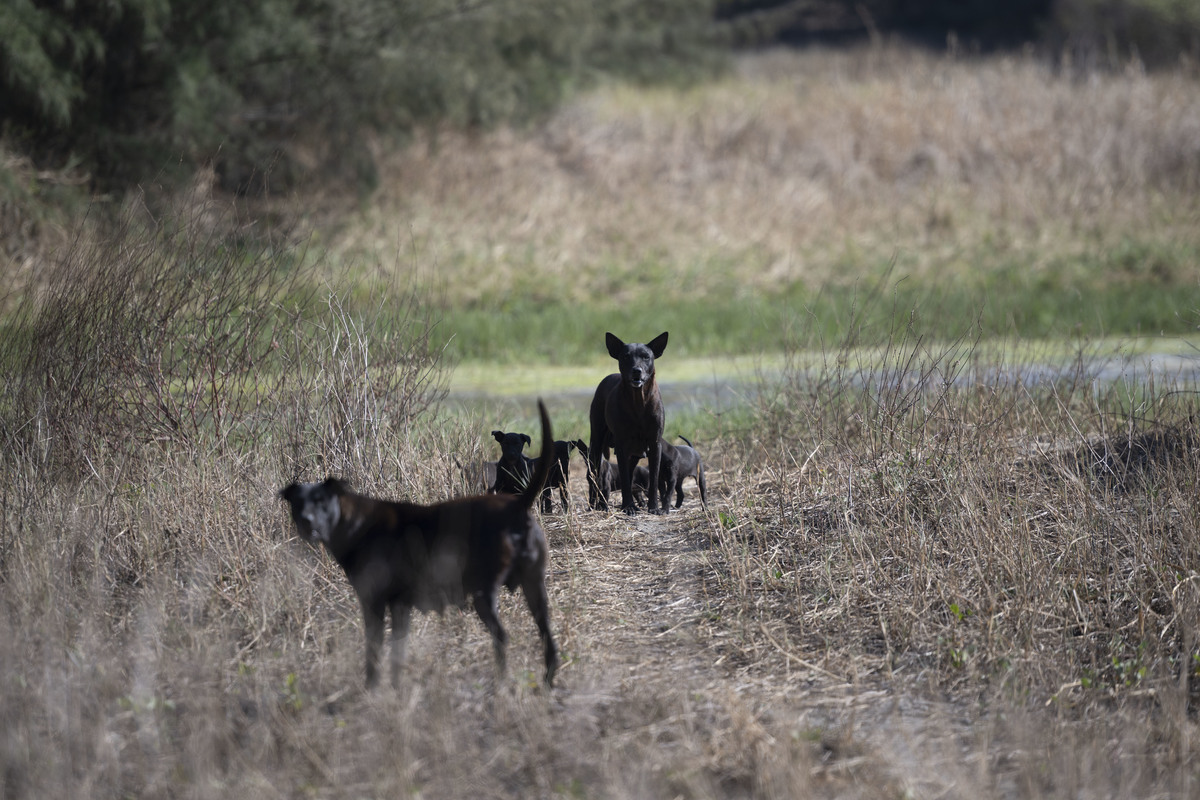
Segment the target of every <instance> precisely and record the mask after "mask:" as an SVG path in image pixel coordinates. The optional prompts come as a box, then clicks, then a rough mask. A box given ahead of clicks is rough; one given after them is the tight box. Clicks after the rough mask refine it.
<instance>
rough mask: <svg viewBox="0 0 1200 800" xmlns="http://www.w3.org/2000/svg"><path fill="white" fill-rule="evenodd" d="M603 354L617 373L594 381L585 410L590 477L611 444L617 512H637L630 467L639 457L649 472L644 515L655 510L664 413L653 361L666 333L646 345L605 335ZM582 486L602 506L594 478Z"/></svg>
mask: <svg viewBox="0 0 1200 800" xmlns="http://www.w3.org/2000/svg"><path fill="white" fill-rule="evenodd" d="M604 336H605V343H606V344H607V345H608V353H609V355H611V356H612V357H613V358H615V359H616V360H617V364H618V367H619V369H620V372H614V373H613V374H612V375H609V376H607V377H605V378H604V380H602V381H600V385H599V386H597V387H596V394H595V395H593V396H592V407H591V412H590V419H591V427H592V438H591V441H590V442H589V443H588V451H589V456H588V457H589V463H590V465H591V470H590V472H589V474H590V475H592V476H598V475H599V474H600V459H601V458H602V457H603V454H604V453H605V452H606V451H607V449H608V446H609V445H610V444H611V445H612V449H613V450H614V451H616V454H617V477H618V480H620V483H621V510H622V511H624V512H625V513H626V514H633V513H636V512H637V506H635V505H634V502H633V468H634V467H636V466H637V462H638V459H640V458H643V457H644V458H645V459H646V466H647V467H648V468H649V470H650V488H649V491H648V493H647V494H648V496H649V500H648V503H647V505H648V507H649V510H650V513H652V514H661V513H662V512H663V509H661V508H659V507H658V468H659V458H660V456H661V442H662V435H663V426H664V422H665V415H664V413H663V404H662V397H661V396H660V395H659V393H658V382H657V381H656V380H655V376H654V360H655V359H656V358H661V357H662V354H663V351H664V350H666V348H667V334H666V333H665V332H664V333H661V334H659V335H658V336H657V337H655V338H654V339H653V340H652V341H650V343H649V344H625V343H624V342H622V341H621V340H620V339H618V338H617V337H616V336H613V335H612V334H611V333H606V334H605V335H604ZM591 484H592V485H590V486H589V487H588V499H589V500H590V501H591V504H592V508H596V509H606V508H608V495H607V493H605V492H603V491H601V487H599V486H598V485H596V482H595V481H592V482H591Z"/></svg>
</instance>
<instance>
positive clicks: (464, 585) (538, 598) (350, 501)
mask: <svg viewBox="0 0 1200 800" xmlns="http://www.w3.org/2000/svg"><path fill="white" fill-rule="evenodd" d="M538 411H539V413H540V414H541V419H542V460H541V463H540V465H539V466H538V469H537V471H536V472H535V473H534V474H533V477H532V478H531V479H530V481H529V483H528V485H527V486H526V487H525V489H524V491H523V492H521V494H519V495H515V496H514V495H507V494H492V495H481V496H477V497H466V498H460V499H456V500H447V501H445V502H443V503H436V504H434V505H417V504H415V503H399V502H392V501H388V500H377V499H375V498H372V497H367V496H365V495H361V494H355V493H354V492H352V491H350V489H349V488H348V487H347V486H346V484H345V483H343V482H342V481H340V480H337V479H336V478H328V479H327V480H325V481H323V482H321V483H291V484H289V485H288V486H286V487H285V488H284V489H282V490H281V491H280V492H279V496H280V497H281V498H283V499H284V500H286V501H287V503H288V505H289V506H290V508H291V514H292V522H294V523H295V525H296V530H297V531H298V532H299V534H300V536H301V537H302V538H304V539H306V540H308V541H310V542H320V543H321V544H323V545H324V546H325V548H326V549H327V550H328V551H329V553H330V555H332V556H333V558H334V560H336V561H337V562H338V564H339V565H341V567H342V569H343V570H344V571H345V573H346V577H347V579H349V581H350V585H351V586H352V587H353V588H354V592H355V594H357V595H358V599H359V602H360V603H361V604H362V612H363V626H364V629H365V631H366V680H367V686H374V685H375V684H376V683H377V682H378V679H379V666H378V664H379V654H380V650H381V649H382V645H383V624H384V614H385V613H387V612H390V613H391V615H392V654H391V666H392V670H391V672H392V683H393V684H396V683H397V682H398V680H399V673H400V666H401V664H402V663H403V661H404V646H405V641H406V639H407V636H408V629H409V622H410V619H411V616H412V610H413V609H414V608H416V609H418V610H420V611H439V612H440V611H442V610H443V609H444V608H445V607H446V606H448V605H458V606H463V605H465V604H466V602H467V601H468V600H470V601H471V602H472V603H473V605H474V607H475V612H476V613H477V614H478V615H479V618H480V619H481V620H482V621H483V624H484V625H485V626H486V627H487V629H488V632H489V633H491V636H492V648H493V650H494V652H495V657H496V666H497V669H498V670H499V672H500V673H501V674H503V672H504V669H505V649H506V645H507V643H508V635H507V634H506V633H505V631H504V627H503V626H502V625H501V624H500V617H499V615H498V613H497V595H498V594H499V591H500V587H501V586H504V587H506V588H508V589H509V590H513V589H516V588H517V587H520V588H521V592H522V593H523V594H524V595H525V602H526V604H527V605H528V606H529V611H530V613H531V614H532V615H533V619H534V622H535V623H536V624H537V629H538V633H539V634H540V636H541V639H542V646H543V649H544V658H545V666H546V672H545V680H546V685H547V686H549V685H552V684H553V681H554V674H555V672H556V671H557V669H558V646H557V645H556V644H555V642H554V636H553V635H552V633H551V631H550V603H549V599H548V597H547V594H546V560H547V557H548V556H547V547H546V535H545V533H544V532H543V531H542V528H541V526H540V525H538V523H537V520H536V519H535V518H534V515H533V514H532V513H530V512H531V509H532V507H533V504H534V502H535V501H536V500H537V497H538V495H539V494H540V493H541V491H542V487H543V485H544V484H545V483H546V478H547V477H548V476H549V474H550V465H551V463H552V460H553V459H552V455H553V452H554V448H553V441H554V437H553V435H552V434H551V431H550V418H549V416H548V415H547V414H546V407H545V405H543V403H542V402H541V401H540V400H539V401H538Z"/></svg>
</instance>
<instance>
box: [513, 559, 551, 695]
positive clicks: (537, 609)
mask: <svg viewBox="0 0 1200 800" xmlns="http://www.w3.org/2000/svg"><path fill="white" fill-rule="evenodd" d="M521 593H522V594H524V595H525V604H526V605H528V606H529V613H530V614H532V615H533V620H534V622H536V623H537V629H538V635H539V636H541V637H542V647H543V649H544V650H545V661H546V685H547V686H549V685H551V684H552V683H553V682H554V673H556V672H558V645H556V644H555V643H554V634H552V633H551V632H550V598H549V597H547V595H546V587H545V586H543V585H542V584H541V583H539V582H538V581H531V580H526V581H525V582H524V583H523V584H521Z"/></svg>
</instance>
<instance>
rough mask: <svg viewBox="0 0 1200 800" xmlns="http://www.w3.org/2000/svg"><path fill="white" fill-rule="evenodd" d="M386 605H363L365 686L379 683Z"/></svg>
mask: <svg viewBox="0 0 1200 800" xmlns="http://www.w3.org/2000/svg"><path fill="white" fill-rule="evenodd" d="M385 608H386V606H385V605H384V604H383V603H380V604H379V605H378V606H371V607H367V606H366V605H364V606H363V627H364V629H365V631H366V635H367V688H368V689H370V688H374V686H375V685H376V684H377V683H379V652H380V650H381V649H382V648H383V612H384V609H385Z"/></svg>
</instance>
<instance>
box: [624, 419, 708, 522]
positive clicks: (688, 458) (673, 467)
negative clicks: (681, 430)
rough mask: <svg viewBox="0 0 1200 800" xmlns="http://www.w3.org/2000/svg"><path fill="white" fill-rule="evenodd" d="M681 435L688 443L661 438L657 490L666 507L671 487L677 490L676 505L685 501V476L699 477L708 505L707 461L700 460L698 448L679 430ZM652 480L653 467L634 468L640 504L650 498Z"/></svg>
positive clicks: (636, 494)
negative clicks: (705, 481)
mask: <svg viewBox="0 0 1200 800" xmlns="http://www.w3.org/2000/svg"><path fill="white" fill-rule="evenodd" d="M679 438H680V439H683V440H684V441H685V442H687V444H686V445H672V444H669V443H668V442H667V441H666V440H665V439H664V440H663V442H662V463H661V465H660V466H659V471H658V490H659V497H660V500H661V502H662V508H663V509H664V510H665V509H666V508H667V503H668V502H669V501H670V495H671V490H672V489H674V491H675V508H679V507H680V506H682V505H683V479H684V478H688V477H691V478H695V479H696V484H697V485H698V486H699V487H700V502H701V503H702V504H703V505H704V506H706V507H707V506H708V495H707V488H706V487H705V484H704V462H702V461H701V460H700V454H699V453H697V452H696V448H695V447H693V446H692V443H691V442H690V441H688V438H687V437H686V436H684V435H683V434H680V435H679ZM649 481H650V470H648V469H646V468H645V467H643V466H641V465H640V464H639V465H638V466H637V467H636V468H635V469H634V470H633V494H634V500H635V501H636V502H638V503H639V504H641V503H645V502H647V499H646V498H647V495H648V494H649V492H648V491H647V489H648V488H649V485H650V484H649Z"/></svg>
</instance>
